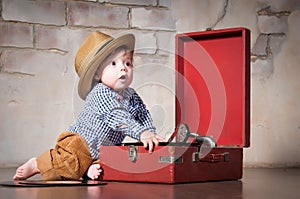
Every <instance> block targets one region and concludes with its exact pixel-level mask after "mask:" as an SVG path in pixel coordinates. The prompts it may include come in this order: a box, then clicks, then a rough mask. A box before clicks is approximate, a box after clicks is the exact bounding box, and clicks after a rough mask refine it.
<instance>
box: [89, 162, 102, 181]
mask: <svg viewBox="0 0 300 199" xmlns="http://www.w3.org/2000/svg"><path fill="white" fill-rule="evenodd" d="M101 172H102V169H101V166H100V164H92V165H91V166H90V167H89V169H88V171H87V176H88V177H89V178H90V179H92V180H97V179H98V178H99V176H100V174H101Z"/></svg>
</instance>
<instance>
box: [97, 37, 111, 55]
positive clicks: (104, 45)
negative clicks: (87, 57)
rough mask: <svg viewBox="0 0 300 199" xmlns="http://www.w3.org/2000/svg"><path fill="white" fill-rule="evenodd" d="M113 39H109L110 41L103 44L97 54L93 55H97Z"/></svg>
mask: <svg viewBox="0 0 300 199" xmlns="http://www.w3.org/2000/svg"><path fill="white" fill-rule="evenodd" d="M112 40H113V39H110V40H108V41H107V42H105V43H104V44H103V45H102V46H101V48H99V49H98V50H97V52H96V53H95V55H97V54H98V53H99V52H100V51H101V50H102V49H103V48H104V47H105V46H107V45H108V44H109V43H110V42H111V41H112Z"/></svg>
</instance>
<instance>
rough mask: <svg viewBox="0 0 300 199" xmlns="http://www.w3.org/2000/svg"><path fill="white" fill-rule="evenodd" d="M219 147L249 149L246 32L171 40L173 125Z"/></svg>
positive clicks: (210, 33) (227, 31) (220, 32)
mask: <svg viewBox="0 0 300 199" xmlns="http://www.w3.org/2000/svg"><path fill="white" fill-rule="evenodd" d="M181 123H185V124H187V125H188V126H189V129H190V131H191V132H196V133H198V134H201V135H209V136H212V137H213V138H214V139H215V141H216V142H217V144H218V145H219V146H238V147H248V146H250V138H249V137H250V31H249V30H248V29H245V28H232V29H223V30H211V31H204V32H193V33H187V34H178V35H176V125H179V124H181Z"/></svg>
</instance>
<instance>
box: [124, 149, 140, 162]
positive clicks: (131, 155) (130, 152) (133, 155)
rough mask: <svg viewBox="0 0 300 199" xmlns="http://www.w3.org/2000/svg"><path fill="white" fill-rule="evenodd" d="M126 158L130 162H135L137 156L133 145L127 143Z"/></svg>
mask: <svg viewBox="0 0 300 199" xmlns="http://www.w3.org/2000/svg"><path fill="white" fill-rule="evenodd" d="M127 150H128V158H129V160H130V161H131V162H136V161H137V158H138V152H137V149H136V148H135V146H134V145H129V146H128V148H127Z"/></svg>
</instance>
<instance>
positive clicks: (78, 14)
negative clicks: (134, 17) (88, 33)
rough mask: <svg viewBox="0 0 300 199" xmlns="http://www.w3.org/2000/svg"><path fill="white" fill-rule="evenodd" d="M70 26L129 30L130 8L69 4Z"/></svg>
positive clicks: (84, 3) (82, 3)
mask: <svg viewBox="0 0 300 199" xmlns="http://www.w3.org/2000/svg"><path fill="white" fill-rule="evenodd" d="M68 10H69V16H68V17H69V25H74V26H87V27H103V26H104V27H105V26H106V27H111V28H128V27H129V21H128V12H129V8H127V7H121V6H103V5H101V4H97V3H94V4H91V3H86V2H70V3H69V7H68Z"/></svg>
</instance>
